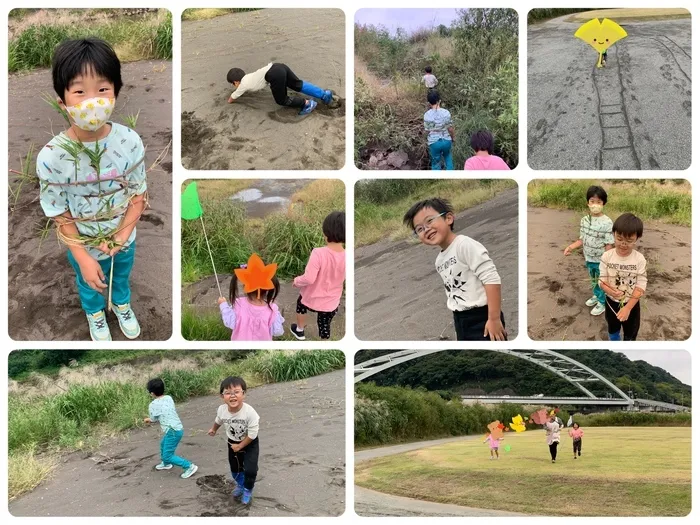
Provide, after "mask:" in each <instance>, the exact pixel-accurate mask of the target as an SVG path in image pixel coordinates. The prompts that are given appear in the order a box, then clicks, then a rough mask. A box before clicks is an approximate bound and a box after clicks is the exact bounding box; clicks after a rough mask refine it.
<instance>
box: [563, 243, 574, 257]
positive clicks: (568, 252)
mask: <svg viewBox="0 0 700 525" xmlns="http://www.w3.org/2000/svg"><path fill="white" fill-rule="evenodd" d="M573 251H574V250H572V249H571V245H570V244H569V245H568V246H567V247H566V248H564V255H571V252H573Z"/></svg>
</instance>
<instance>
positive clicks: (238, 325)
mask: <svg viewBox="0 0 700 525" xmlns="http://www.w3.org/2000/svg"><path fill="white" fill-rule="evenodd" d="M256 257H257V261H259V265H257V264H256V262H255V261H256V259H255V258H256ZM273 266H274V270H272V269H271V267H273ZM261 268H264V269H271V271H272V272H274V271H275V270H276V269H277V265H268V266H264V265H263V262H262V260H260V258H259V257H258V256H257V255H255V254H254V255H253V256H252V257H251V258H250V259H249V260H248V264H244V265H241V268H240V269H236V270H235V272H234V274H233V277H232V278H231V287H230V290H229V297H230V300H231V304H229V303H228V301H227V300H226V298H225V297H219V310H220V311H221V318H222V320H223V321H224V326H226V328H230V329H231V330H233V332H232V333H231V341H272V338H273V337H279V336H281V335H284V326H283V325H284V318H283V317H282V314H280V310H279V307H278V306H277V305H276V304H275V299H276V298H277V295H278V294H279V292H280V282H279V280H278V279H277V277H275V276H274V273H273V275H272V276H271V277H270V278H269V281H268V285H267V286H266V287H265V289H263V288H260V287H255V285H254V286H253V287H252V288H251V287H250V286H249V284H248V277H250V276H251V274H252V273H253V272H257V271H258V270H259V269H261ZM240 272H243V273H240ZM239 275H240V280H242V281H243V282H244V286H245V287H244V291H245V295H244V296H243V297H238V281H239ZM253 280H255V281H256V283H257V284H259V279H253Z"/></svg>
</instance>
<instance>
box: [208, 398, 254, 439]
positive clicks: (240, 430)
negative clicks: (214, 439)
mask: <svg viewBox="0 0 700 525" xmlns="http://www.w3.org/2000/svg"><path fill="white" fill-rule="evenodd" d="M214 422H215V423H216V424H217V425H221V426H223V427H224V428H225V429H226V437H228V438H229V439H230V440H231V441H236V442H241V441H243V440H244V439H245V438H246V436H248V437H249V438H250V439H255V438H256V437H258V430H259V428H260V416H259V415H258V413H257V412H256V411H255V409H254V408H253V407H252V406H250V405H249V404H247V403H243V406H242V407H241V409H240V410H239V411H238V412H235V413H234V412H229V410H228V405H220V406H219V408H218V409H217V410H216V419H215V420H214Z"/></svg>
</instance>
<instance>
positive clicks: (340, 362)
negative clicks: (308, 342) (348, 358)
mask: <svg viewBox="0 0 700 525" xmlns="http://www.w3.org/2000/svg"><path fill="white" fill-rule="evenodd" d="M248 364H249V366H250V369H251V370H252V371H254V372H255V373H257V374H259V375H260V377H262V378H263V380H265V381H269V382H282V381H296V380H299V379H304V378H307V377H313V376H317V375H320V374H324V373H326V372H331V371H333V370H340V369H342V368H344V367H345V354H344V353H343V352H342V351H341V350H309V351H306V352H281V351H279V350H263V351H260V352H256V353H255V354H254V355H253V356H251V357H250V358H249V359H248Z"/></svg>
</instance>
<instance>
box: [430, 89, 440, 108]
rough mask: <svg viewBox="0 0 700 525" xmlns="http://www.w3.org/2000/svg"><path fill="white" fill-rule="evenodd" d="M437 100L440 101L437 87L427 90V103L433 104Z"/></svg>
mask: <svg viewBox="0 0 700 525" xmlns="http://www.w3.org/2000/svg"><path fill="white" fill-rule="evenodd" d="M438 102H440V93H438V91H437V89H431V90H430V91H428V104H430V105H431V106H434V105H435V104H437V103H438Z"/></svg>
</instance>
